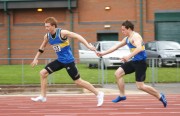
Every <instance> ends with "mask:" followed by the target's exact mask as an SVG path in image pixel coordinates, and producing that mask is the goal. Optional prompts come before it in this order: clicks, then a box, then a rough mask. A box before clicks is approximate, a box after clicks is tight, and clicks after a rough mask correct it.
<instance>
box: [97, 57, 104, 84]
mask: <svg viewBox="0 0 180 116" xmlns="http://www.w3.org/2000/svg"><path fill="white" fill-rule="evenodd" d="M99 65H100V66H99ZM98 69H100V71H98V72H101V73H99V79H98V83H101V84H102V86H104V62H103V58H102V57H100V58H99V64H98ZM100 78H101V82H100Z"/></svg>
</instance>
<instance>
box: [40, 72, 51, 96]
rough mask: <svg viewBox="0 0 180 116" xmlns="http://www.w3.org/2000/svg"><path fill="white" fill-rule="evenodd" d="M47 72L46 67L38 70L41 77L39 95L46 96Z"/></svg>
mask: <svg viewBox="0 0 180 116" xmlns="http://www.w3.org/2000/svg"><path fill="white" fill-rule="evenodd" d="M48 75H49V73H48V72H47V70H46V69H42V70H41V71H40V78H41V96H43V97H46V89H47V76H48Z"/></svg>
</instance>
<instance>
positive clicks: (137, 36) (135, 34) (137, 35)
mask: <svg viewBox="0 0 180 116" xmlns="http://www.w3.org/2000/svg"><path fill="white" fill-rule="evenodd" d="M133 36H134V38H141V39H142V37H141V35H140V34H139V33H137V32H134V35H133Z"/></svg>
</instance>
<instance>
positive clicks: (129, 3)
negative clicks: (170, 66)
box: [0, 0, 180, 58]
mask: <svg viewBox="0 0 180 116" xmlns="http://www.w3.org/2000/svg"><path fill="white" fill-rule="evenodd" d="M106 6H109V7H110V10H105V7H106ZM178 10H180V1H179V0H173V2H172V1H170V0H143V39H144V41H145V42H146V41H151V40H154V36H155V34H154V13H155V12H157V11H178ZM9 13H10V17H11V21H10V24H11V26H10V32H11V33H10V39H11V41H10V44H11V58H34V56H35V54H36V52H37V50H38V48H39V46H40V45H41V42H42V40H43V36H44V35H45V33H46V31H45V29H44V23H43V21H44V19H45V18H46V17H49V16H53V17H55V18H57V20H58V21H59V24H58V26H59V27H61V28H63V29H67V30H71V29H72V28H71V25H70V12H69V11H68V9H65V8H57V9H43V12H37V11H36V9H18V10H9ZM125 20H130V21H132V22H133V23H134V24H135V31H137V32H140V0H78V5H77V8H75V9H73V22H74V23H73V29H72V30H73V31H74V32H76V33H79V34H80V35H82V36H83V37H84V38H85V39H86V40H87V41H88V42H95V41H97V33H98V32H113V31H116V32H118V34H119V40H121V39H122V38H123V35H122V33H121V30H120V28H121V24H122V22H123V21H125ZM104 25H111V28H109V29H106V28H104ZM7 28H8V27H7V15H6V13H4V11H3V10H0V58H7V57H8V40H7V37H8V36H7V35H8V34H7ZM74 54H75V58H78V41H77V40H74ZM41 58H56V55H55V53H54V51H53V50H52V49H51V46H47V48H46V50H45V53H44V54H43V55H42V56H41Z"/></svg>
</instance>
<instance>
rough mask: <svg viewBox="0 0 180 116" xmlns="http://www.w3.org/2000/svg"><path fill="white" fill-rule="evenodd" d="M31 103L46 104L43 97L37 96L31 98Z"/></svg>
mask: <svg viewBox="0 0 180 116" xmlns="http://www.w3.org/2000/svg"><path fill="white" fill-rule="evenodd" d="M31 100H32V101H34V102H46V98H45V97H43V96H38V97H35V98H31Z"/></svg>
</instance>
